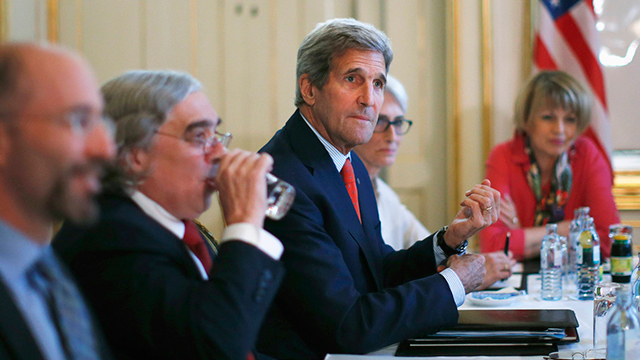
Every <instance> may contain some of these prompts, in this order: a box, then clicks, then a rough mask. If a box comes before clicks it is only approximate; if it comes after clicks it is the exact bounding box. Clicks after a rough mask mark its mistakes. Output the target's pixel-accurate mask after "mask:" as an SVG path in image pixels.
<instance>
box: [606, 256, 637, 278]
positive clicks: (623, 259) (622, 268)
mask: <svg viewBox="0 0 640 360" xmlns="http://www.w3.org/2000/svg"><path fill="white" fill-rule="evenodd" d="M632 263H633V259H632V258H631V256H612V257H611V275H615V276H630V275H631V268H632V266H631V264H632Z"/></svg>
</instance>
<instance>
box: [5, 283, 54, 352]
mask: <svg viewBox="0 0 640 360" xmlns="http://www.w3.org/2000/svg"><path fill="white" fill-rule="evenodd" d="M0 359H2V360H4V359H16V360H17V359H24V360H40V359H42V360H44V357H43V356H42V353H41V352H40V348H39V347H38V345H37V344H36V341H35V339H34V338H33V335H32V334H31V330H29V325H27V322H26V320H25V319H24V318H23V317H22V313H21V312H20V310H19V309H18V307H17V305H16V303H15V302H14V301H13V298H12V296H11V294H10V291H9V289H8V288H7V287H6V286H5V284H4V283H3V281H2V280H1V279H0Z"/></svg>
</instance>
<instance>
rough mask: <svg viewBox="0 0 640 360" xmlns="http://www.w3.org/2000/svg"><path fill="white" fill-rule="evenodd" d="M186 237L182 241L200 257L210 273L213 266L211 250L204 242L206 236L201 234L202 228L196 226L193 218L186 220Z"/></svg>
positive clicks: (205, 268)
mask: <svg viewBox="0 0 640 360" xmlns="http://www.w3.org/2000/svg"><path fill="white" fill-rule="evenodd" d="M183 222H184V227H185V229H184V237H183V238H182V241H184V243H185V244H186V245H187V247H188V248H189V250H191V252H193V254H194V255H195V256H196V257H197V258H198V259H200V262H201V263H202V266H203V267H204V270H205V271H206V272H207V274H208V273H209V271H211V266H212V264H213V262H212V260H211V255H210V254H209V250H208V249H207V244H205V243H204V238H203V237H202V235H200V230H198V227H196V224H194V222H193V221H191V220H184V221H183Z"/></svg>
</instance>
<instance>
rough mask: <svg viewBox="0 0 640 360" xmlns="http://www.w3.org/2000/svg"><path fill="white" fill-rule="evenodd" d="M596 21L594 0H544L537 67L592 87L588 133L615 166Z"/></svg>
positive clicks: (537, 36) (536, 46)
mask: <svg viewBox="0 0 640 360" xmlns="http://www.w3.org/2000/svg"><path fill="white" fill-rule="evenodd" d="M596 20H597V17H596V13H595V11H594V8H593V0H540V2H539V12H538V23H537V28H536V33H535V40H534V41H535V43H534V55H533V62H534V65H535V67H536V70H562V71H564V72H567V73H568V74H570V75H571V76H573V77H574V78H576V79H577V80H578V81H580V82H581V83H582V84H584V85H585V86H589V87H590V88H591V92H592V94H593V96H594V106H593V109H592V118H591V125H590V126H589V128H587V130H586V132H585V135H586V136H588V137H590V138H591V139H592V140H593V141H594V142H595V143H596V145H597V146H598V148H599V149H600V150H601V151H602V153H603V154H604V155H605V158H606V159H607V161H608V162H609V165H611V157H610V156H611V152H612V150H613V146H612V144H611V124H610V122H609V111H608V110H607V97H606V93H605V88H604V76H603V71H602V66H601V64H600V61H599V60H598V54H599V52H600V42H599V41H598V32H597V30H596Z"/></svg>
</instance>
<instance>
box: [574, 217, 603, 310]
mask: <svg viewBox="0 0 640 360" xmlns="http://www.w3.org/2000/svg"><path fill="white" fill-rule="evenodd" d="M579 240H580V241H579V244H578V248H577V251H576V253H577V257H576V258H577V264H578V266H579V268H578V300H593V291H594V290H595V287H596V284H597V282H598V278H599V276H600V238H599V237H598V233H597V232H596V228H595V226H594V225H593V218H592V217H589V218H587V222H586V225H585V227H584V230H583V231H582V233H580V239H579Z"/></svg>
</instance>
